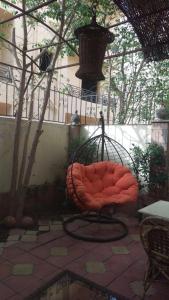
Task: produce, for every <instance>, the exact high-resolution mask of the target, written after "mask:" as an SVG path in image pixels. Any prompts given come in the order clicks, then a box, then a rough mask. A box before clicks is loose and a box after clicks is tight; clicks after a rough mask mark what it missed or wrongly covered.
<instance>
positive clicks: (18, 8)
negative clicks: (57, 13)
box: [0, 0, 57, 25]
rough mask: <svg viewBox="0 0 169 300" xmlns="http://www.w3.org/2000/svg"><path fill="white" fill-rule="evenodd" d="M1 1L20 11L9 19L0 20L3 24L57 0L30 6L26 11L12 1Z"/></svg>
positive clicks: (0, 23)
mask: <svg viewBox="0 0 169 300" xmlns="http://www.w3.org/2000/svg"><path fill="white" fill-rule="evenodd" d="M1 1H2V2H3V3H5V4H7V5H9V6H11V7H13V8H15V9H16V10H20V11H22V13H20V14H17V15H15V16H13V17H11V18H10V19H7V20H4V21H1V22H0V25H2V24H5V23H7V22H10V21H13V20H15V19H17V18H20V17H22V16H23V15H24V14H25V15H28V14H29V13H31V12H33V11H35V10H38V9H41V8H43V7H44V6H47V5H49V4H51V3H53V2H56V1H57V0H49V1H47V2H45V3H42V4H39V5H37V6H35V7H32V8H30V9H28V10H26V11H23V10H22V9H21V8H20V7H19V6H17V5H15V4H14V3H10V2H9V1H7V0H1Z"/></svg>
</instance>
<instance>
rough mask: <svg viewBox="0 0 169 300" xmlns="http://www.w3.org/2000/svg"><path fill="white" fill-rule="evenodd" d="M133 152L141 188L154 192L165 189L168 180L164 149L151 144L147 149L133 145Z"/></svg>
mask: <svg viewBox="0 0 169 300" xmlns="http://www.w3.org/2000/svg"><path fill="white" fill-rule="evenodd" d="M131 152H132V153H131V155H132V157H133V160H134V163H135V167H136V170H137V173H138V178H139V183H140V187H141V188H142V189H148V190H149V191H153V192H155V191H157V190H159V189H160V188H162V187H164V186H165V183H166V181H167V179H168V175H167V170H166V160H165V153H164V148H163V147H162V146H160V145H158V144H156V143H149V144H148V145H147V147H146V148H145V149H142V148H141V147H139V146H136V145H133V148H132V149H131Z"/></svg>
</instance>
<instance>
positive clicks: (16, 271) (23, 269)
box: [12, 264, 34, 276]
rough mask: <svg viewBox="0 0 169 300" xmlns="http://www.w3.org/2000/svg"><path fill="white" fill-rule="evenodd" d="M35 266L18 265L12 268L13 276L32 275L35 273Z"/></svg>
mask: <svg viewBox="0 0 169 300" xmlns="http://www.w3.org/2000/svg"><path fill="white" fill-rule="evenodd" d="M33 268H34V265H33V264H16V265H14V266H13V268H12V275H22V276H26V275H31V274H32V273H33Z"/></svg>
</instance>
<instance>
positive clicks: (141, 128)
mask: <svg viewBox="0 0 169 300" xmlns="http://www.w3.org/2000/svg"><path fill="white" fill-rule="evenodd" d="M14 125H15V121H14V119H11V118H5V117H0V192H7V191H9V186H10V178H11V165H12V147H13V138H14ZM26 125H27V121H23V122H22V141H23V136H24V135H25V132H26ZM36 126H37V122H33V128H32V133H31V139H30V141H32V137H33V134H34V133H35V130H36ZM95 129H96V126H92V125H91V126H81V135H84V134H85V135H86V133H87V134H88V135H91V134H92V133H93V131H94V130H95ZM106 132H107V134H108V135H109V136H110V137H111V138H113V139H115V140H117V141H118V142H119V143H121V144H122V145H123V146H124V147H125V148H126V149H127V150H130V148H131V147H132V144H133V143H134V144H139V145H140V146H144V145H145V144H146V143H148V142H150V141H151V126H150V125H148V126H147V125H134V126H132V125H114V126H113V125H111V126H106ZM68 144H69V126H67V125H62V124H57V123H47V122H45V123H44V125H43V134H42V135H41V137H40V142H39V144H38V149H37V155H36V159H35V164H34V167H33V172H32V177H31V182H30V184H37V185H38V184H43V183H45V182H54V180H56V179H58V178H60V179H62V178H64V175H65V165H66V161H67V155H68ZM29 145H30V143H29Z"/></svg>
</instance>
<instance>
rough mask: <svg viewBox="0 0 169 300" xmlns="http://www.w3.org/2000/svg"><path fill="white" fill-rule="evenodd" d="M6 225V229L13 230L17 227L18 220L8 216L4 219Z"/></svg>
mask: <svg viewBox="0 0 169 300" xmlns="http://www.w3.org/2000/svg"><path fill="white" fill-rule="evenodd" d="M4 224H5V226H6V227H9V228H12V227H15V226H16V219H15V217H13V216H7V217H5V218H4Z"/></svg>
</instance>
